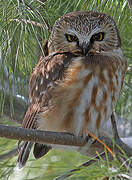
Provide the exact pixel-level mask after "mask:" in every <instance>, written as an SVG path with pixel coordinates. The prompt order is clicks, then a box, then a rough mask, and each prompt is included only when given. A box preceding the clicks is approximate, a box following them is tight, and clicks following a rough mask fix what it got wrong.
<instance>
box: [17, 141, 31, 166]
mask: <svg viewBox="0 0 132 180" xmlns="http://www.w3.org/2000/svg"><path fill="white" fill-rule="evenodd" d="M32 146H33V143H32V142H25V143H24V144H23V145H22V147H21V149H20V151H19V155H18V159H17V167H18V168H22V167H23V166H24V165H25V164H26V162H27V160H28V157H29V154H30V151H31V148H32Z"/></svg>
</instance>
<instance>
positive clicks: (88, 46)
mask: <svg viewBox="0 0 132 180" xmlns="http://www.w3.org/2000/svg"><path fill="white" fill-rule="evenodd" d="M79 47H80V49H81V51H82V54H83V55H84V56H86V55H87V54H88V52H89V50H90V49H91V47H92V45H91V43H86V42H83V43H82V44H79Z"/></svg>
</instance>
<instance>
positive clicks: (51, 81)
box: [17, 53, 74, 168]
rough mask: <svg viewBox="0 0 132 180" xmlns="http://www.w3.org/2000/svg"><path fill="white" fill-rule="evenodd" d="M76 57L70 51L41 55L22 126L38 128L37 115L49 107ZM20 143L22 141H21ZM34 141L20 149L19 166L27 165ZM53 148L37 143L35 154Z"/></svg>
mask: <svg viewBox="0 0 132 180" xmlns="http://www.w3.org/2000/svg"><path fill="white" fill-rule="evenodd" d="M72 57H74V55H73V54H70V53H55V54H53V55H49V56H46V57H45V58H44V57H43V58H42V56H41V58H40V60H39V62H38V64H37V66H36V67H35V69H34V72H33V73H32V75H31V78H30V83H29V86H30V93H29V98H30V106H29V108H28V110H27V112H26V114H25V117H24V120H23V123H22V127H24V128H32V129H36V128H37V121H36V115H37V114H38V113H39V112H40V111H41V110H42V109H43V110H44V109H45V108H43V107H47V106H48V103H49V99H50V98H52V93H50V92H51V91H52V89H53V88H54V87H55V86H56V85H57V82H58V81H59V80H61V79H62V78H63V77H64V74H65V73H64V72H65V70H66V69H67V67H68V66H69V64H70V61H71V58H72ZM19 144H20V141H19ZM32 145H33V143H32V142H25V143H24V145H23V146H22V148H21V149H20V152H19V156H18V161H17V162H18V167H20V168H21V167H22V166H24V165H25V163H26V161H27V159H28V157H29V153H30V150H31V147H32ZM50 149H51V147H50V146H47V145H42V144H38V143H36V144H35V147H34V151H33V153H34V156H35V158H40V157H42V156H43V155H45V154H46V153H47V152H48V151H49V150H50Z"/></svg>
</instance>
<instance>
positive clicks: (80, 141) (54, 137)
mask: <svg viewBox="0 0 132 180" xmlns="http://www.w3.org/2000/svg"><path fill="white" fill-rule="evenodd" d="M0 137H4V138H9V139H15V140H20V141H31V142H38V143H42V144H44V143H46V144H58V145H70V146H84V145H85V144H86V143H87V138H86V139H84V138H83V137H81V136H74V135H72V134H69V133H65V132H51V131H41V130H34V129H25V128H21V127H14V126H6V125H0ZM99 139H100V140H102V141H103V142H104V143H105V144H106V145H107V146H108V147H109V148H111V149H112V150H113V142H112V140H111V138H110V137H109V136H108V135H107V134H106V133H103V132H101V133H100V135H99ZM131 139H132V137H131ZM125 145H126V144H125ZM123 147H124V146H123ZM127 149H129V150H128V152H127ZM130 149H131V147H129V146H128V145H126V146H125V149H123V150H124V151H125V152H126V154H127V155H128V156H129V157H130V156H132V149H131V151H130ZM103 150H104V147H103V146H102V144H100V143H99V142H98V141H97V142H95V143H93V144H92V145H91V146H90V148H89V149H88V151H87V155H90V156H93V155H96V151H98V152H99V153H100V152H102V151H103Z"/></svg>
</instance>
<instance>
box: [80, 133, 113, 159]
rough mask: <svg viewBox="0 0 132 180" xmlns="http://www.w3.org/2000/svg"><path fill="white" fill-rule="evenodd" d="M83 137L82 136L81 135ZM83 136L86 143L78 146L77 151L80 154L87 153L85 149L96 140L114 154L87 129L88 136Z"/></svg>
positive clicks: (111, 152)
mask: <svg viewBox="0 0 132 180" xmlns="http://www.w3.org/2000/svg"><path fill="white" fill-rule="evenodd" d="M83 137H84V136H83ZM85 138H87V143H86V144H85V145H84V146H83V147H80V148H79V152H80V153H82V154H87V151H88V150H89V148H90V146H91V145H92V144H94V143H96V141H98V142H99V143H100V144H102V145H103V146H104V147H105V148H106V149H107V150H108V152H109V153H110V154H111V155H112V156H114V153H113V151H112V150H111V149H110V148H109V147H108V146H107V145H106V144H105V143H104V142H103V141H102V140H100V139H99V138H98V137H97V136H96V135H94V134H93V133H91V132H89V131H88V136H86V137H85Z"/></svg>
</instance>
